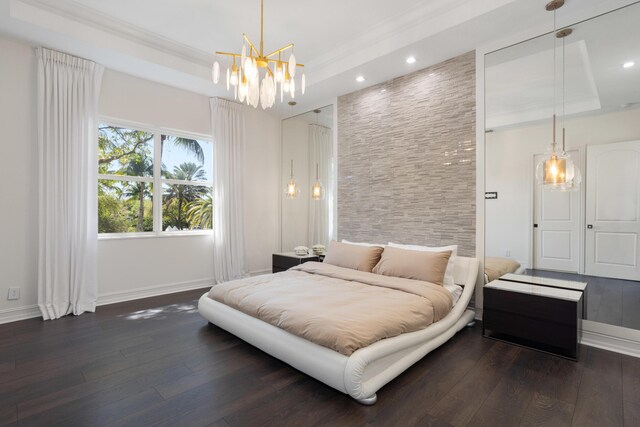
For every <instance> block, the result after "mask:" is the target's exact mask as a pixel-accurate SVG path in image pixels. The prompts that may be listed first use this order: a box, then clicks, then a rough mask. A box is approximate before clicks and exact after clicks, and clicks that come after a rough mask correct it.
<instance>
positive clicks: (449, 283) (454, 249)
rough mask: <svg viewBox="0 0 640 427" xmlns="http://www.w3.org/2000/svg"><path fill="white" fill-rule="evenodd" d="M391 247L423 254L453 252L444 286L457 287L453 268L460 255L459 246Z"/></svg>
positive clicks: (391, 243)
mask: <svg viewBox="0 0 640 427" xmlns="http://www.w3.org/2000/svg"><path fill="white" fill-rule="evenodd" d="M389 246H391V247H392V248H400V249H409V250H412V251H423V252H444V251H451V256H450V257H449V262H448V263H447V270H446V271H445V272H444V280H443V281H442V284H443V285H444V286H453V285H455V282H454V281H453V269H454V267H453V266H454V264H455V262H456V256H457V255H458V245H451V246H440V247H429V246H419V245H401V244H399V243H393V242H389Z"/></svg>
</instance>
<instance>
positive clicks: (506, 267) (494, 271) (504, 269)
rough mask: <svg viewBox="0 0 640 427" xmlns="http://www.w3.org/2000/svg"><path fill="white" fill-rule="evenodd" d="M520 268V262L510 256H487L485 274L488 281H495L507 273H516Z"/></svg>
mask: <svg viewBox="0 0 640 427" xmlns="http://www.w3.org/2000/svg"><path fill="white" fill-rule="evenodd" d="M518 268H520V263H519V262H517V261H514V260H512V259H509V258H498V257H485V259H484V274H486V275H487V281H488V282H493V281H494V280H496V279H499V278H500V277H501V276H504V275H505V274H507V273H515V272H516V271H517V270H518Z"/></svg>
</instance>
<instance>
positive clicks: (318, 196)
mask: <svg viewBox="0 0 640 427" xmlns="http://www.w3.org/2000/svg"><path fill="white" fill-rule="evenodd" d="M311 198H312V199H313V200H322V199H323V198H324V188H323V187H322V184H320V181H316V183H315V184H313V187H311Z"/></svg>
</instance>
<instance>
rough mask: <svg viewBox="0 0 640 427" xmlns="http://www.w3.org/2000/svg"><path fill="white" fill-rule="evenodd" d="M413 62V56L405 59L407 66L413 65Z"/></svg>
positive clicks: (414, 59)
mask: <svg viewBox="0 0 640 427" xmlns="http://www.w3.org/2000/svg"><path fill="white" fill-rule="evenodd" d="M414 62H416V58H415V56H410V57H408V58H407V64H413V63H414Z"/></svg>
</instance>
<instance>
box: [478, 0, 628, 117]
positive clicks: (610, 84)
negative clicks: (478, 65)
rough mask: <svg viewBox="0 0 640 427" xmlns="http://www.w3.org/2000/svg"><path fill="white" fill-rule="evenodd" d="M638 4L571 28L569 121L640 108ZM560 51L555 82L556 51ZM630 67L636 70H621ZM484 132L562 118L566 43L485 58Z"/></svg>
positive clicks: (541, 43)
mask: <svg viewBox="0 0 640 427" xmlns="http://www.w3.org/2000/svg"><path fill="white" fill-rule="evenodd" d="M638 22H640V3H638V4H634V5H632V6H629V7H627V8H625V9H623V10H618V11H613V12H611V13H608V14H606V15H603V16H599V17H597V18H595V19H592V20H589V21H585V22H581V23H579V24H576V25H572V26H571V28H572V29H573V33H572V34H571V35H569V36H568V37H566V39H565V43H566V58H565V65H566V70H565V87H566V89H565V101H566V102H565V111H566V114H567V116H576V115H580V116H584V115H588V114H601V113H603V112H613V111H618V110H621V109H625V108H631V107H635V108H637V107H640V26H638ZM554 43H555V46H556V61H557V66H556V76H555V78H554V73H553V69H554V64H553V61H554V53H553V52H554V51H553V46H554ZM627 61H635V63H636V66H634V67H632V68H623V66H622V64H623V63H625V62H627ZM486 67H487V68H486V73H485V84H486V86H485V95H486V113H487V114H486V117H487V123H486V127H487V128H489V129H497V128H500V127H505V126H508V127H513V126H519V125H527V124H528V123H531V122H536V121H538V120H548V119H549V117H551V114H553V111H554V110H553V106H554V87H555V88H556V97H555V104H556V111H557V113H558V115H562V41H561V40H558V39H556V38H555V36H554V35H553V34H548V35H545V36H541V37H538V38H536V39H532V40H528V41H526V42H524V43H521V44H518V45H514V46H511V47H508V48H506V49H502V50H500V51H497V52H494V53H491V54H489V55H488V56H487V58H486Z"/></svg>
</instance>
